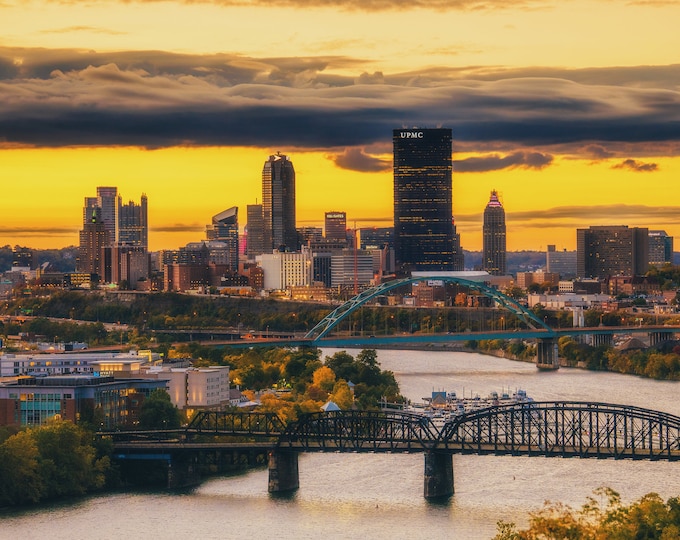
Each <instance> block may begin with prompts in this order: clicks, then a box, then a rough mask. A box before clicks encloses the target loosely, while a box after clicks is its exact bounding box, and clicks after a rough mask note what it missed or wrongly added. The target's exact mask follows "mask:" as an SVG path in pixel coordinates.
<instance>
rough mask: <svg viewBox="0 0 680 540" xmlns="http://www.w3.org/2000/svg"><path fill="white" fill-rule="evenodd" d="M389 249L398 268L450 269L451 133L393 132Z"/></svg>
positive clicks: (422, 130)
mask: <svg viewBox="0 0 680 540" xmlns="http://www.w3.org/2000/svg"><path fill="white" fill-rule="evenodd" d="M393 142H394V251H395V259H396V263H397V266H398V268H400V270H402V271H403V272H408V271H428V270H432V271H445V270H456V269H457V268H454V234H455V233H454V225H453V222H452V212H453V210H452V206H453V205H452V184H451V182H452V180H451V170H452V168H451V130H450V129H395V130H394V133H393Z"/></svg>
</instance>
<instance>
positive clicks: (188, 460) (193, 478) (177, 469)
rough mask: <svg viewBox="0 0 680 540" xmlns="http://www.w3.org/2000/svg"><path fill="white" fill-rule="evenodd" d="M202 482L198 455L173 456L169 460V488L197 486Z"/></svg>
mask: <svg viewBox="0 0 680 540" xmlns="http://www.w3.org/2000/svg"><path fill="white" fill-rule="evenodd" d="M200 482H201V472H200V470H199V467H198V462H197V459H196V456H194V455H189V456H184V457H183V458H178V457H177V456H173V457H172V458H171V459H170V460H168V489H180V488H186V487H192V486H196V485H198V484H199V483H200Z"/></svg>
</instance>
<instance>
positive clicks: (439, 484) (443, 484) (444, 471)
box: [423, 452, 453, 499]
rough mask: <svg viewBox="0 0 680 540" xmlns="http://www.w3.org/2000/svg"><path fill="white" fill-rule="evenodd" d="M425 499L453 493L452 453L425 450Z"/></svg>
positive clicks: (448, 495) (439, 497)
mask: <svg viewBox="0 0 680 540" xmlns="http://www.w3.org/2000/svg"><path fill="white" fill-rule="evenodd" d="M423 495H424V496H425V498H426V499H441V498H444V497H450V496H451V495H453V455H452V454H446V453H442V452H425V476H424V493H423Z"/></svg>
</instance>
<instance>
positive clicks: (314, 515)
mask: <svg viewBox="0 0 680 540" xmlns="http://www.w3.org/2000/svg"><path fill="white" fill-rule="evenodd" d="M333 352H334V351H333V350H325V351H324V354H332V353H333ZM348 352H350V353H352V354H354V353H355V352H357V351H348ZM378 360H379V361H380V363H381V365H382V367H383V369H389V370H391V371H393V372H394V373H395V375H396V377H397V380H398V381H399V384H400V387H401V390H402V393H403V394H404V395H406V396H407V397H409V398H411V399H412V400H414V401H420V400H421V398H423V397H425V396H429V395H430V393H431V392H432V390H445V391H448V392H452V391H455V392H457V393H458V394H459V395H463V394H464V395H466V396H467V395H471V394H479V395H480V396H486V395H487V394H488V393H489V392H491V391H497V392H499V393H500V392H501V391H503V390H506V391H507V390H509V391H510V392H512V391H515V390H517V389H523V390H526V391H527V393H528V395H529V396H531V397H533V398H534V399H535V400H537V401H539V400H587V401H601V402H607V403H615V404H626V405H637V406H640V407H646V408H649V409H655V410H660V411H666V412H669V413H673V414H676V415H680V403H679V401H678V391H679V390H680V383H678V382H660V381H650V380H645V379H639V378H636V377H632V376H623V375H616V374H611V373H594V372H587V371H582V370H575V369H565V368H562V369H560V370H559V371H557V372H539V371H538V370H536V368H535V366H534V365H532V364H527V363H521V362H512V361H509V360H504V359H499V358H494V357H489V356H482V355H479V354H473V353H458V352H427V351H382V350H381V351H378ZM299 466H300V489H299V490H298V491H297V492H296V493H295V494H294V495H292V496H290V497H274V496H270V495H268V494H267V471H266V470H263V469H262V470H256V471H252V472H249V473H247V474H243V475H241V476H235V477H229V478H214V479H211V480H208V481H206V482H204V483H203V484H202V485H200V486H199V487H197V488H195V489H193V490H191V491H188V492H186V493H181V494H169V493H123V494H113V495H103V496H95V497H89V498H85V499H80V500H77V501H76V502H73V503H66V504H59V505H50V506H43V507H40V508H39V509H35V510H22V511H5V512H3V513H0V538H21V539H22V540H29V539H41V540H42V539H44V538H50V539H53V540H61V539H63V540H67V539H68V540H73V539H102V540H103V539H112V538H123V537H134V538H144V539H150V540H155V539H161V538H162V539H174V538H195V539H198V538H201V539H213V538H214V539H218V538H219V539H225V538H226V539H231V538H239V539H248V540H251V539H260V538H265V537H271V538H279V539H307V538H309V539H319V538H325V539H340V538H343V539H344V538H359V537H361V538H366V539H401V538H404V539H409V540H412V539H423V540H425V539H427V540H436V539H444V538H446V539H489V538H492V537H493V536H494V534H495V533H496V522H497V521H498V520H505V521H514V522H516V523H517V524H518V525H520V526H525V525H526V524H527V513H528V512H529V511H531V510H537V509H539V508H540V507H541V506H542V505H543V503H544V501H546V500H552V501H561V502H564V503H566V504H569V505H571V506H572V507H575V508H579V507H580V506H581V505H582V504H583V503H584V502H585V501H586V497H588V496H590V495H592V492H593V490H594V489H596V488H598V487H600V486H608V487H611V488H613V489H615V490H616V491H618V492H619V493H620V494H621V496H622V498H623V500H624V502H631V501H633V500H635V499H637V498H639V497H641V496H642V495H644V494H646V493H649V492H657V493H659V494H660V495H661V496H662V497H663V498H664V499H667V498H668V497H673V496H679V495H680V475H679V474H678V469H679V467H680V465H679V464H678V463H666V462H646V461H636V462H633V461H613V460H594V459H584V460H581V459H560V458H537V457H532V458H526V457H496V456H474V455H469V456H454V458H453V467H454V489H455V494H454V496H453V497H452V498H451V499H450V500H449V501H447V502H446V503H437V504H434V503H428V502H426V501H425V500H424V498H423V467H424V460H423V456H422V454H394V455H392V454H335V453H333V454H305V455H301V456H300V462H299Z"/></svg>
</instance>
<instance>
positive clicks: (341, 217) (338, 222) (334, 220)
mask: <svg viewBox="0 0 680 540" xmlns="http://www.w3.org/2000/svg"><path fill="white" fill-rule="evenodd" d="M324 235H325V237H326V238H327V239H328V240H337V241H338V242H347V213H346V212H326V214H325V220H324Z"/></svg>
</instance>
